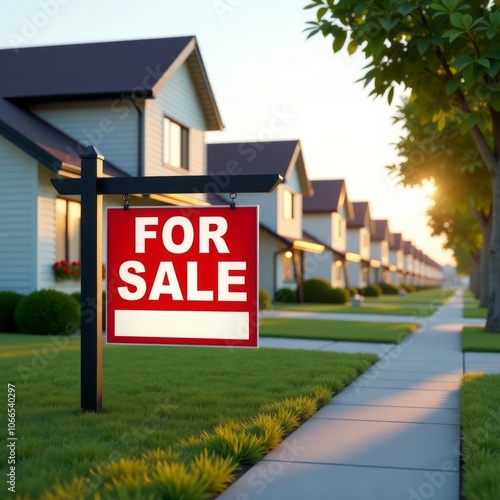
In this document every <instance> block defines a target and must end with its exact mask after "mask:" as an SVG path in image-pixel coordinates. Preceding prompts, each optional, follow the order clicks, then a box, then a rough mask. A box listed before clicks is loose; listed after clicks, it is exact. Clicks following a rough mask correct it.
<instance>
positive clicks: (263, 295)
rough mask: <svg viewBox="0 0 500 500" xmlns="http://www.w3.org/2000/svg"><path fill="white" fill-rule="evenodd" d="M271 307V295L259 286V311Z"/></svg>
mask: <svg viewBox="0 0 500 500" xmlns="http://www.w3.org/2000/svg"><path fill="white" fill-rule="evenodd" d="M264 309H271V296H270V295H269V294H268V293H267V292H266V291H265V290H263V289H262V288H259V311H262V310H264Z"/></svg>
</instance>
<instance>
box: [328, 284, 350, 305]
mask: <svg viewBox="0 0 500 500" xmlns="http://www.w3.org/2000/svg"><path fill="white" fill-rule="evenodd" d="M330 297H331V299H330V302H331V303H332V304H345V303H346V302H347V301H348V300H349V299H350V298H351V294H350V293H349V290H347V289H346V288H332V289H331V291H330Z"/></svg>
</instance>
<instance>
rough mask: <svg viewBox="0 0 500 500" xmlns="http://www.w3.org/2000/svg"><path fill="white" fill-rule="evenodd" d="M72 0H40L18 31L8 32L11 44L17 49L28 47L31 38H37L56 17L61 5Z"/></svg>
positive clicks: (23, 19) (22, 21)
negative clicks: (36, 7)
mask: <svg viewBox="0 0 500 500" xmlns="http://www.w3.org/2000/svg"><path fill="white" fill-rule="evenodd" d="M70 2H71V0H40V1H39V2H38V7H39V8H38V9H37V10H36V11H35V12H34V13H33V14H32V15H31V16H24V17H23V18H22V19H21V27H20V28H19V30H18V31H17V32H13V31H11V32H9V33H7V38H8V39H9V42H10V45H11V47H12V48H13V49H16V52H17V50H18V49H19V48H20V47H26V46H27V45H28V43H29V41H30V40H32V39H33V38H35V37H36V36H37V35H38V33H40V30H42V29H44V28H45V27H46V26H47V25H48V24H49V23H50V22H51V20H52V19H54V18H55V17H56V16H57V15H58V14H59V12H60V11H61V7H63V6H65V5H67V4H68V3H70Z"/></svg>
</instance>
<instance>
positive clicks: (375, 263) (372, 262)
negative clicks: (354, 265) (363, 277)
mask: <svg viewBox="0 0 500 500" xmlns="http://www.w3.org/2000/svg"><path fill="white" fill-rule="evenodd" d="M381 265H382V263H381V262H380V261H379V260H375V259H372V260H371V261H370V266H372V267H375V268H378V267H380V266H381Z"/></svg>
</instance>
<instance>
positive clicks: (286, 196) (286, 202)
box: [283, 189, 294, 220]
mask: <svg viewBox="0 0 500 500" xmlns="http://www.w3.org/2000/svg"><path fill="white" fill-rule="evenodd" d="M293 201H294V200H293V193H292V192H291V191H290V190H289V189H285V190H284V191H283V217H284V219H285V220H293V217H294V213H293Z"/></svg>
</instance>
